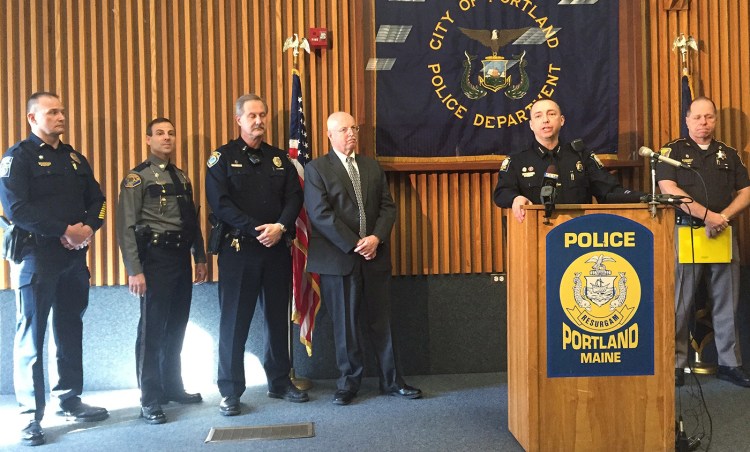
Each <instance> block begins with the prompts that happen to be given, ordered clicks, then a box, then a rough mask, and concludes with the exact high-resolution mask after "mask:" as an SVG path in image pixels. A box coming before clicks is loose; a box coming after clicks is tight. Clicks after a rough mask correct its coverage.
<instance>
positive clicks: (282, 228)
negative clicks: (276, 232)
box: [276, 223, 286, 232]
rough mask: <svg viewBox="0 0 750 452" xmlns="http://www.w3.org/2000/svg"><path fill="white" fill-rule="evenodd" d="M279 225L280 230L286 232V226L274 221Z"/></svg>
mask: <svg viewBox="0 0 750 452" xmlns="http://www.w3.org/2000/svg"><path fill="white" fill-rule="evenodd" d="M276 224H278V225H279V226H280V227H281V232H286V226H284V225H283V224H282V223H276Z"/></svg>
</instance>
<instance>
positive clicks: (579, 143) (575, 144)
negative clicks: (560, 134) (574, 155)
mask: <svg viewBox="0 0 750 452" xmlns="http://www.w3.org/2000/svg"><path fill="white" fill-rule="evenodd" d="M570 147H572V148H573V150H574V151H576V152H579V153H580V152H583V151H585V150H586V144H584V142H583V140H582V139H581V138H576V139H575V140H573V141H571V142H570Z"/></svg>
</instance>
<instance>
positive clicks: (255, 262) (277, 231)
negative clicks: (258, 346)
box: [206, 94, 308, 416]
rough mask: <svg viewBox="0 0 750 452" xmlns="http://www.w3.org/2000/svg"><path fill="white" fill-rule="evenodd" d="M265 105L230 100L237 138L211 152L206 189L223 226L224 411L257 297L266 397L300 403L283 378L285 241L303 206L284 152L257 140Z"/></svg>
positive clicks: (232, 409) (231, 406)
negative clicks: (261, 316)
mask: <svg viewBox="0 0 750 452" xmlns="http://www.w3.org/2000/svg"><path fill="white" fill-rule="evenodd" d="M267 113H268V107H267V106H266V104H265V102H264V101H263V100H262V99H261V98H260V97H258V96H256V95H254V94H246V95H243V96H241V97H240V98H238V99H237V101H236V104H235V120H236V121H237V124H238V125H239V126H240V136H239V138H237V139H235V140H232V141H230V142H229V143H227V144H225V145H224V146H221V147H220V148H219V149H217V150H216V151H214V152H213V153H211V157H210V158H209V160H208V172H207V174H206V195H207V197H208V203H209V205H210V206H211V210H212V211H213V214H214V215H215V216H216V217H217V219H218V221H219V222H222V223H223V224H224V226H225V227H224V231H225V233H224V234H223V237H222V243H221V246H220V251H219V259H218V263H219V306H220V308H221V320H220V330H219V373H218V381H217V382H218V386H219V392H220V393H221V396H222V400H221V403H220V405H219V412H220V413H221V414H222V415H224V416H235V415H238V414H240V396H241V395H242V393H243V392H244V391H245V371H244V355H245V342H247V336H248V332H249V328H250V322H251V321H252V319H253V314H254V313H255V305H256V302H258V301H260V304H261V308H262V309H263V314H264V317H265V322H266V323H265V330H266V351H265V354H264V356H263V368H264V369H265V372H266V379H267V381H268V396H269V397H272V398H279V399H284V400H287V401H290V402H306V401H307V400H308V396H307V393H306V392H303V391H300V390H298V389H297V388H296V387H294V385H293V384H292V382H291V380H290V378H289V372H290V370H291V364H290V361H289V352H288V337H289V336H288V331H289V330H288V328H289V315H288V303H289V282H290V279H291V274H292V260H291V254H290V249H289V244H290V242H291V240H292V239H293V238H294V233H295V232H294V231H295V226H294V224H295V221H296V220H297V216H298V215H299V212H300V209H301V208H302V196H303V195H302V188H301V186H300V183H299V176H298V174H297V171H296V170H295V168H294V166H293V165H292V163H291V161H290V160H289V158H288V155H287V153H286V152H284V151H282V150H281V149H278V148H275V147H273V146H271V145H269V144H268V143H265V142H264V141H263V136H264V134H265V125H266V115H267Z"/></svg>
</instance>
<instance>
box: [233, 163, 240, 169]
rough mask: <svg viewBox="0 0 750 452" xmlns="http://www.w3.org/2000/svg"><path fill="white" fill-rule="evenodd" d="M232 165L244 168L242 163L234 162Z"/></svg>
mask: <svg viewBox="0 0 750 452" xmlns="http://www.w3.org/2000/svg"><path fill="white" fill-rule="evenodd" d="M231 166H233V167H235V168H242V163H232V164H231Z"/></svg>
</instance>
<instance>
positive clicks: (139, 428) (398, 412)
mask: <svg viewBox="0 0 750 452" xmlns="http://www.w3.org/2000/svg"><path fill="white" fill-rule="evenodd" d="M701 381H702V382H703V392H704V395H705V399H706V402H707V404H708V408H709V413H710V414H711V417H712V420H713V428H714V431H713V443H712V444H711V450H713V451H750V441H749V440H748V437H749V436H750V435H748V432H749V431H750V389H743V388H738V387H735V386H732V385H730V384H728V383H726V382H722V381H718V380H716V379H714V378H710V377H702V378H701ZM408 382H409V384H412V385H415V386H418V387H420V388H421V389H422V390H423V391H424V392H425V398H424V399H421V400H399V399H396V398H394V397H389V396H382V395H380V394H379V393H378V391H377V380H372V379H366V380H365V382H364V384H363V387H362V390H361V391H360V393H359V396H358V397H357V398H356V399H355V402H354V403H353V404H352V405H349V406H345V407H341V406H336V405H333V404H332V403H331V398H332V395H333V392H334V391H335V382H334V381H332V380H325V381H315V382H314V384H315V387H314V388H313V389H312V390H311V391H310V396H311V401H310V402H308V403H303V404H292V403H288V402H284V401H281V400H276V399H270V398H268V397H266V394H265V387H249V388H248V389H247V391H246V392H245V394H244V395H243V397H242V403H243V414H242V415H240V416H235V417H223V416H220V415H219V414H218V408H217V406H218V402H219V395H218V393H217V392H216V390H215V388H188V389H201V390H202V392H203V396H204V402H203V403H202V404H199V405H177V404H174V403H172V404H170V405H167V406H165V412H166V414H167V416H168V420H169V422H167V423H166V424H164V425H155V426H152V425H146V424H145V423H144V422H143V421H141V420H140V419H138V395H139V394H138V391H137V390H127V391H106V392H95V393H87V394H84V401H85V402H88V403H91V404H98V405H101V406H105V407H107V408H108V409H109V410H110V412H111V416H110V418H109V419H107V420H106V421H103V422H99V423H94V424H88V425H87V424H80V423H73V422H66V421H65V420H64V419H62V418H59V417H57V416H55V415H54V413H52V411H53V407H52V406H50V407H48V411H50V413H49V414H48V415H47V416H46V417H45V419H44V421H43V423H42V425H43V427H44V428H45V432H46V435H47V445H45V446H42V448H41V449H37V450H45V451H54V450H61V451H63V450H64V451H76V452H84V451H109V452H114V451H124V450H127V451H133V452H135V451H141V450H169V451H181V452H187V451H193V450H206V451H229V450H231V451H234V450H245V449H249V450H263V451H276V450H279V451H282V450H283V451H286V450H293V449H297V450H304V451H305V452H307V451H354V450H357V451H520V450H522V449H521V447H520V446H519V445H518V443H517V442H516V440H515V439H514V438H513V436H512V435H511V434H510V432H508V429H507V382H506V375H505V374H503V373H493V374H462V375H433V376H422V377H410V378H409V379H408ZM690 392H695V391H689V390H688V389H686V390H684V391H683V392H682V399H681V402H682V405H683V409H685V410H688V408H689V400H690V398H691V396H690V394H689V393H690ZM678 400H680V399H678ZM690 409H691V410H692V408H690ZM691 415H692V414H691ZM0 422H1V423H2V426H3V428H2V430H0V449H2V450H18V449H19V448H20V446H19V445H18V443H17V438H18V433H19V429H20V428H21V426H20V425H19V422H20V419H19V416H18V415H17V414H16V407H15V399H14V397H13V396H11V395H5V396H2V397H0ZM303 422H313V423H314V424H315V436H314V437H312V438H304V439H294V440H251V441H232V442H222V443H209V444H206V443H204V440H205V439H206V437H207V435H208V432H209V430H210V429H211V427H241V426H261V425H274V424H290V423H303ZM705 443H706V442H705V441H704V443H703V445H702V446H703V450H705ZM25 449H26V450H29V448H25ZM615 449H616V448H615ZM613 450H614V449H613Z"/></svg>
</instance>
